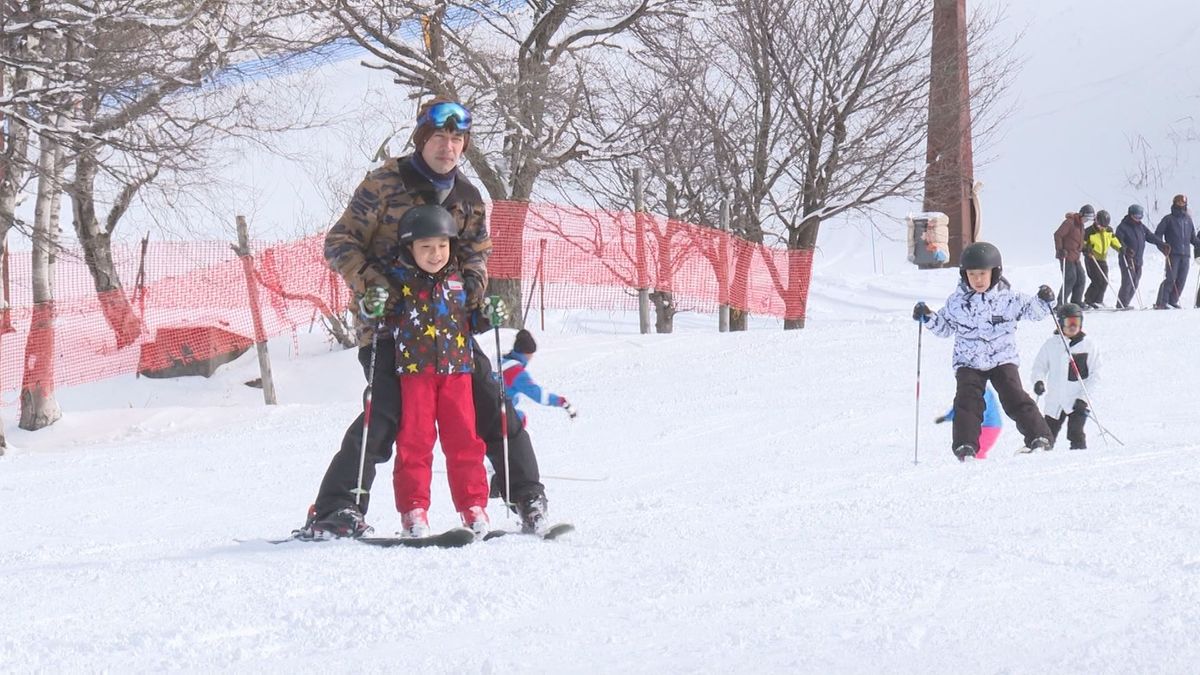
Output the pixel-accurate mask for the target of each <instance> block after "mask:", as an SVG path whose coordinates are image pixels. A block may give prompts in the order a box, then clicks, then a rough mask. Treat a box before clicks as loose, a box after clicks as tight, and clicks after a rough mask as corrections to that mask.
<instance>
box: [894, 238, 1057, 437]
mask: <svg viewBox="0 0 1200 675" xmlns="http://www.w3.org/2000/svg"><path fill="white" fill-rule="evenodd" d="M959 268H960V269H959V274H960V277H961V279H960V281H959V283H958V287H957V288H955V289H954V293H953V294H951V295H950V298H949V299H948V300H946V305H945V306H944V307H942V309H940V310H939V311H938V312H936V313H934V312H933V311H932V310H930V309H929V307H928V306H927V305H926V304H925V303H924V302H918V303H917V304H916V306H915V307H914V308H913V318H914V319H916V320H917V321H921V322H923V323H924V324H925V325H926V326H928V327H929V330H930V332H932V333H933V334H934V335H937V336H939V337H949V336H950V335H953V336H954V378H955V380H956V381H957V387H956V389H955V394H954V432H953V436H954V440H953V442H952V445H951V447H952V449H953V450H954V455H955V457H958V459H959V461H963V460H965V459H966V458H967V457H974V456H975V454H976V452H977V451H978V449H979V429H980V424H981V423H982V421H983V390H984V387H985V386H987V383H988V382H989V381H990V382H991V383H992V387H993V388H995V390H996V394H997V395H999V397H1000V405H1001V407H1003V408H1004V412H1005V414H1007V415H1008V416H1009V417H1010V418H1012V419H1013V421H1014V422H1016V423H1017V430H1018V431H1020V432H1021V435H1022V436H1024V439H1025V447H1026V448H1027V449H1028V450H1036V449H1048V448H1049V447H1050V429H1049V427H1048V426H1047V425H1046V420H1045V419H1044V418H1043V417H1042V414H1041V412H1040V411H1038V407H1037V404H1036V403H1034V401H1033V399H1032V398H1030V397H1029V394H1027V393H1025V390H1024V389H1023V388H1022V387H1021V374H1020V372H1018V369H1017V366H1018V363H1019V355H1018V353H1017V342H1016V331H1017V321H1020V320H1023V319H1029V320H1032V321H1038V320H1041V319H1044V318H1046V317H1047V316H1049V314H1050V304H1051V303H1052V302H1054V290H1053V289H1051V288H1050V287H1049V286H1042V287H1041V288H1039V289H1038V292H1037V296H1036V297H1033V296H1028V295H1024V294H1022V293H1017V292H1016V291H1014V290H1012V288H1010V287H1009V284H1008V281H1007V280H1006V279H1005V278H1004V277H1003V276H1001V272H1002V271H1003V264H1002V261H1001V257H1000V251H999V249H997V248H996V247H995V246H993V245H992V244H989V243H987V242H982V241H981V242H976V243H974V244H971V245H970V246H968V247H966V248H965V249H963V252H962V256H961V258H960V263H959Z"/></svg>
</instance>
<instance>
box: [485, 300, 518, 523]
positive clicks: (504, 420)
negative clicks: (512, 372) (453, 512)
mask: <svg viewBox="0 0 1200 675" xmlns="http://www.w3.org/2000/svg"><path fill="white" fill-rule="evenodd" d="M492 299H493V303H495V302H497V301H499V300H500V297H499V296H495V295H493V296H492ZM492 306H493V307H494V306H495V304H493V305H492ZM488 319H489V320H491V321H492V332H493V333H494V334H495V336H496V387H497V389H498V392H499V396H500V442H501V443H502V444H503V445H502V446H501V447H503V448H504V505H505V506H506V507H508V508H507V509H506V510H507V511H508V512H509V514H511V513H512V505H513V501H512V474H511V472H510V471H509V470H508V403H507V400H506V399H505V396H504V370H503V369H502V368H501V367H500V366H501V364H500V358H501V354H500V321H499V316H497V315H496V314H495V313H493V314H492V315H491V316H489V317H488Z"/></svg>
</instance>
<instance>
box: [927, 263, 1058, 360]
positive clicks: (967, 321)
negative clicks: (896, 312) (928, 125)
mask: <svg viewBox="0 0 1200 675" xmlns="http://www.w3.org/2000/svg"><path fill="white" fill-rule="evenodd" d="M1049 314H1050V303H1048V302H1046V301H1045V300H1042V299H1040V298H1037V297H1035V296H1031V295H1025V294H1024V293H1018V292H1016V291H1014V290H1012V289H1011V288H1010V287H1009V285H1008V281H1007V280H1005V279H1004V278H1003V277H1001V278H1000V280H999V281H998V282H996V284H995V285H994V286H992V288H990V289H988V290H987V291H984V292H983V293H976V292H975V291H973V290H971V287H970V286H968V285H967V282H966V281H960V282H959V283H958V288H956V289H955V290H954V293H953V294H952V295H951V296H950V298H949V299H947V300H946V305H945V306H944V307H942V308H941V309H940V310H938V311H937V312H935V313H933V314H931V315H929V320H928V321H927V322H926V324H925V325H926V327H928V328H929V330H930V332H932V333H933V334H934V335H937V336H938V337H949V336H951V335H953V336H954V369H955V370H958V369H959V368H962V367H964V366H966V367H968V368H975V369H976V370H991V369H992V368H995V367H996V366H999V365H1003V364H1005V363H1011V364H1013V365H1020V358H1019V355H1018V353H1017V341H1016V332H1017V321H1020V320H1022V319H1028V320H1031V321H1039V320H1041V319H1044V318H1046V317H1047V316H1049Z"/></svg>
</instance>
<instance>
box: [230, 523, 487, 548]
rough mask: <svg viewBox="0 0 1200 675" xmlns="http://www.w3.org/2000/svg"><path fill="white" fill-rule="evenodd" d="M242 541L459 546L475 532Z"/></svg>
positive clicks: (458, 529) (455, 530)
mask: <svg viewBox="0 0 1200 675" xmlns="http://www.w3.org/2000/svg"><path fill="white" fill-rule="evenodd" d="M241 541H242V543H255V542H256V541H257V542H260V543H261V542H266V543H268V544H286V543H289V542H301V543H322V542H329V541H353V542H357V543H359V544H367V545H368V546H379V547H382V548H392V547H394V546H402V547H404V548H459V547H461V546H466V545H467V544H471V543H474V542H475V533H474V532H472V531H471V530H469V529H467V528H465V527H455V528H453V529H449V530H446V531H445V532H441V533H439V534H431V535H429V536H428V537H357V538H356V537H333V538H329V539H306V538H301V537H294V536H293V537H286V538H284V539H258V540H241Z"/></svg>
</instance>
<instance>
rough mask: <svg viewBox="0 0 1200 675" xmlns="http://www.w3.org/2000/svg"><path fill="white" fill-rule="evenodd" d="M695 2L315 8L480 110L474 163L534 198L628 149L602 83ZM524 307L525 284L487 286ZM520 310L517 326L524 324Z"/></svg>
mask: <svg viewBox="0 0 1200 675" xmlns="http://www.w3.org/2000/svg"><path fill="white" fill-rule="evenodd" d="M691 2H692V0H634V1H633V2H627V1H626V2H622V1H621V0H572V1H570V2H550V1H548V0H528V1H527V2H524V3H521V4H518V5H515V6H514V4H513V3H510V2H501V1H500V0H488V1H485V2H466V1H464V0H434V1H433V2H429V1H427V0H399V1H396V2H389V3H379V2H368V1H366V0H316V1H315V2H314V3H313V4H314V5H315V7H316V8H317V9H318V10H319V12H318V15H319V16H321V17H324V18H327V19H330V20H332V21H334V22H336V24H338V25H339V26H340V28H341V30H343V31H345V32H346V33H348V34H349V35H350V36H351V37H352V38H353V39H354V40H355V41H357V42H358V43H359V44H360V45H362V46H363V47H364V48H366V49H367V51H368V52H370V54H371V56H372V57H373V58H372V60H371V61H370V62H368V63H365V64H364V65H367V66H368V67H372V68H378V69H383V70H386V71H389V72H391V73H392V74H393V75H394V76H395V81H396V83H397V84H400V85H403V86H406V87H410V88H412V89H413V90H414V92H415V95H418V96H419V95H424V94H434V95H440V96H447V97H450V98H453V99H456V100H459V101H462V102H463V103H465V104H466V105H467V106H469V107H470V108H471V109H472V110H473V111H474V117H475V121H474V126H473V128H472V139H473V141H472V143H471V147H470V148H468V150H467V152H466V156H467V160H468V161H469V162H470V165H471V168H472V169H473V170H474V172H475V173H476V175H478V176H479V180H480V182H481V183H482V184H483V187H484V189H485V190H486V191H487V193H488V195H489V196H490V197H491V198H492V199H494V200H511V201H516V202H527V201H528V200H529V199H530V197H531V196H532V195H533V192H534V189H535V187H536V185H537V184H538V181H539V179H540V178H541V177H542V175H543V174H544V173H546V172H548V171H554V170H555V169H558V168H560V167H563V166H567V165H570V164H572V163H575V162H579V161H581V160H583V159H585V158H588V157H592V156H596V155H604V154H606V153H607V152H608V151H609V150H610V149H612V148H614V147H620V143H621V135H622V134H623V133H624V132H625V131H626V129H627V127H626V126H625V125H623V124H622V120H618V119H612V118H611V117H610V116H608V115H606V114H602V113H601V112H600V108H601V107H602V105H603V102H604V101H606V100H611V98H613V96H612V95H610V94H605V93H604V92H602V91H601V88H602V85H603V80H600V79H598V78H597V77H596V74H597V73H598V72H599V71H602V70H603V69H604V67H605V65H606V63H607V62H606V61H605V57H606V56H608V55H609V54H611V53H614V52H618V51H620V50H621V49H622V48H623V43H622V42H621V41H622V39H623V38H624V36H625V35H626V34H627V33H628V32H629V31H630V30H631V29H632V28H633V27H635V26H636V25H638V24H639V23H640V22H642V21H646V20H648V19H650V18H652V17H658V16H664V15H677V13H678V12H679V10H680V9H681V8H682V7H686V6H688V5H690V4H691ZM521 229H522V228H521V227H516V228H514V230H513V231H511V232H507V231H506V232H504V233H502V235H503V236H497V237H495V238H494V244H495V246H496V253H495V254H496V255H497V256H504V257H509V256H512V255H513V254H514V253H515V254H517V255H515V256H514V257H513V258H512V259H517V260H519V259H520V256H519V252H520V250H521V246H522V235H521ZM489 290H490V291H491V292H494V293H497V294H499V295H500V296H502V297H503V298H504V300H505V302H507V303H508V304H509V306H512V307H517V306H520V301H521V281H520V278H519V275H518V278H517V279H512V280H508V279H497V280H494V281H493V282H492V283H491V284H490V287H489ZM520 321H521V318H520V316H519V313H516V312H514V313H513V316H512V318H511V319H510V323H512V324H513V325H518V324H519V323H520Z"/></svg>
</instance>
